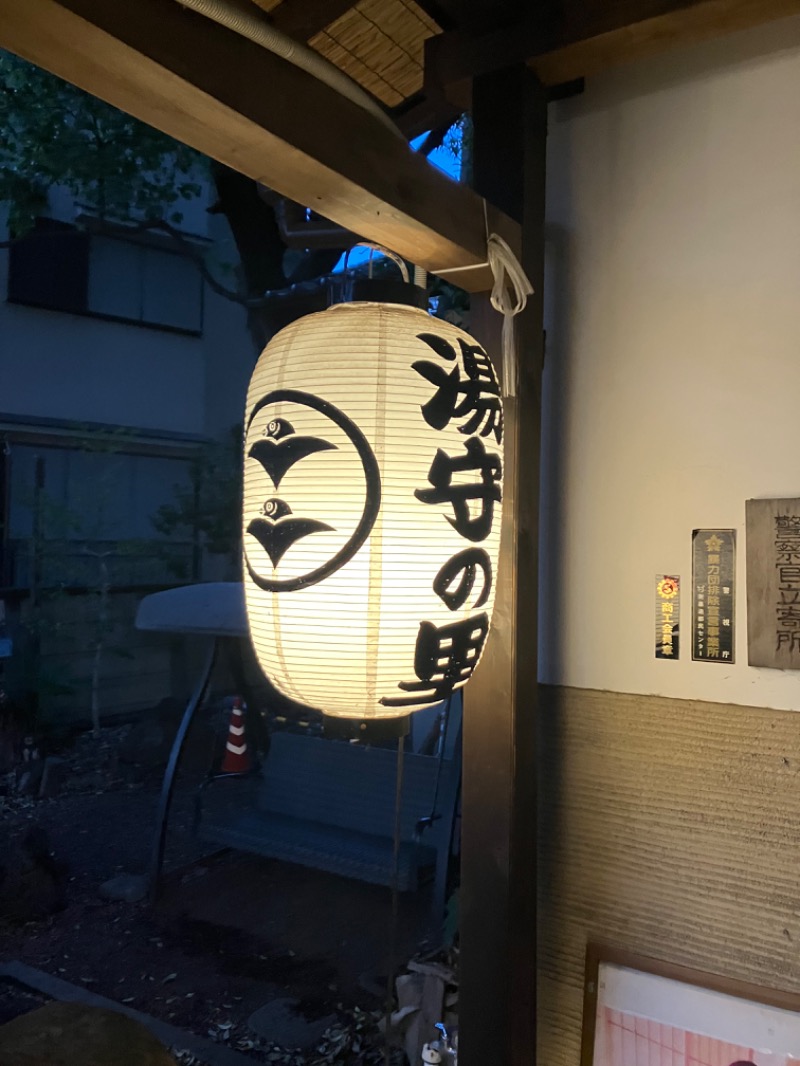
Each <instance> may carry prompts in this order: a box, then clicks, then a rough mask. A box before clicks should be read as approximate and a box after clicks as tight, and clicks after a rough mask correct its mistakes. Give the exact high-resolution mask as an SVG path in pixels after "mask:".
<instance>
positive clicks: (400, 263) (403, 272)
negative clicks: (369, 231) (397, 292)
mask: <svg viewBox="0 0 800 1066" xmlns="http://www.w3.org/2000/svg"><path fill="white" fill-rule="evenodd" d="M354 248H369V259H368V260H367V272H368V273H367V276H368V277H370V278H371V277H372V264H373V260H374V258H375V253H376V252H380V254H381V255H385V256H386V258H387V259H391V261H392V262H393V263H394V264H395V266H396V267H397V268H398V270H399V271H400V276H401V277H402V279H403V281H404V282H405V283H406V284H408V267H407V266H406V264H405V260H404V259H402V258H401V257H400V256H399V255H398V254H397V252H392V251H391V250H390V249H389V248H384V247H383V245H382V244H373V242H372V241H359V242H358V243H357V244H353V245H351V247H350V248H348V249H347V251H346V252H345V253H344V264H343V267H342V269H343V271H344V273H345V274H346V273H347V269H348V263H349V261H350V253H351V252H352V251H353V249H354Z"/></svg>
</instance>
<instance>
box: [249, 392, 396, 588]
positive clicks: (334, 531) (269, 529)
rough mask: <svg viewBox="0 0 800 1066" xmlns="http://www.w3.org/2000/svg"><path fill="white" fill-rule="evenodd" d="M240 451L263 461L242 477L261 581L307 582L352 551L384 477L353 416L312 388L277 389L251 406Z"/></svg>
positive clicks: (368, 526) (373, 511)
mask: <svg viewBox="0 0 800 1066" xmlns="http://www.w3.org/2000/svg"><path fill="white" fill-rule="evenodd" d="M245 455H246V458H247V459H252V460H255V462H256V463H257V464H258V467H259V468H260V469H259V470H258V475H257V476H254V477H252V478H250V479H249V484H250V486H251V487H248V483H247V482H246V488H245V514H246V518H245V527H244V542H245V543H244V557H245V565H246V567H247V572H248V574H249V575H250V578H251V579H252V581H253V582H254V583H255V584H256V585H257V586H258V587H259V588H261V589H263V590H264V591H266V592H292V591H294V590H296V589H301V588H306V587H308V586H309V585H315V584H317V582H320V581H324V580H325V579H326V578H327V577H330V575H331V574H334V573H335V572H336V571H337V570H339V569H340V568H341V567H342V566H344V565H345V563H347V562H348V561H349V560H350V559H352V558H353V556H354V555H355V554H356V552H357V551H358V550H359V548H360V547H361V546H362V544H363V543H364V541H365V540H366V539H367V537H368V536H369V534H370V532H371V530H372V527H373V526H374V524H375V519H376V518H377V516H378V512H379V511H380V504H381V479H380V471H379V468H378V462H377V460H376V458H375V454H374V452H373V450H372V448H371V447H370V445H369V442H368V441H367V439H366V437H365V436H364V434H363V433H362V432H361V430H360V429H359V428H358V426H357V425H356V424H355V422H354V421H353V420H352V419H351V418H349V417H348V416H347V415H345V414H344V413H343V412H342V411H340V410H339V409H338V408H337V407H335V406H334V405H333V404H331V403H330V402H328V401H327V400H323V399H321V398H320V397H318V396H314V395H312V394H311V393H307V392H302V391H300V390H298V389H276V390H274V391H272V392H269V393H267V395H266V396H264V397H263V398H262V399H261V400H259V401H258V403H256V404H255V405H254V406H253V409H252V411H251V412H250V415H249V417H248V419H247V425H246V427H245ZM259 490H260V492H259ZM256 497H257V498H258V499H259V502H258V503H257V504H256Z"/></svg>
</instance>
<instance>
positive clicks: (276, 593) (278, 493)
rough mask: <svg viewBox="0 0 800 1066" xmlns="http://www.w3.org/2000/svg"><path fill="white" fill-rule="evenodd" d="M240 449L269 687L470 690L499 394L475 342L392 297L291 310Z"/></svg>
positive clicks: (492, 498)
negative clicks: (293, 316) (302, 314)
mask: <svg viewBox="0 0 800 1066" xmlns="http://www.w3.org/2000/svg"><path fill="white" fill-rule="evenodd" d="M244 451H245V460H244V462H245V469H244V513H243V542H244V583H245V596H246V602H247V613H248V620H249V625H250V634H251V638H252V642H253V645H254V648H255V651H256V654H257V657H258V660H259V662H260V665H261V667H262V669H263V670H264V672H265V673H266V674H267V675H268V677H269V678H270V679H271V681H272V682H273V683H274V684H275V685H276V686H277V688H278V689H279V690H280V691H281V692H283V693H284V694H285V695H287V696H289V697H291V698H292V699H295V700H297V701H298V702H300V703H303V704H305V705H306V706H309V707H313V708H316V709H318V710H321V711H323V712H325V713H326V714H330V715H334V716H338V717H347V718H380V717H394V716H397V715H400V714H407V713H408V712H410V711H414V710H419V709H421V708H424V707H429V706H431V705H432V704H434V703H438V702H439V701H440V700H442V699H444V698H446V697H447V696H448V695H449V694H450V692H451V691H452V690H453V689H455V688H460V687H461V686H462V685H463V684H465V683H466V681H467V680H468V679H469V677H470V676H471V674H472V671H473V670H474V668H475V666H476V665H477V662H478V659H479V658H480V655H481V652H482V650H483V647H484V644H485V641H486V637H487V634H488V630H489V622H490V619H491V612H492V606H493V603H494V589H495V577H496V566H497V557H498V548H499V540H500V511H501V498H502V401H501V399H500V391H499V388H498V383H497V379H496V377H495V374H494V371H493V369H492V366H491V363H490V361H489V359H488V357H487V356H486V354H485V352H484V351H483V349H482V348H480V346H479V345H477V344H476V343H475V341H474V339H473V338H472V337H470V336H469V335H468V334H466V333H464V332H463V330H460V329H458V328H457V327H455V326H453V325H451V324H450V323H447V322H443V321H441V320H439V319H434V318H431V317H430V316H429V315H427V314H426V313H425V312H423V311H420V310H417V309H416V308H413V307H405V306H401V305H399V304H378V303H352V304H340V305H337V306H334V307H332V308H329V309H328V310H327V311H323V312H320V313H318V314H314V315H309V316H307V317H306V318H303V319H300V320H298V321H297V322H294V323H293V324H292V325H290V326H288V327H286V328H285V329H283V330H281V332H280V333H279V334H277V335H276V336H275V337H274V338H273V340H272V341H271V342H270V343H269V345H268V346H267V347H266V349H265V350H264V352H263V353H262V355H261V358H260V359H259V361H258V364H257V366H256V368H255V371H254V373H253V377H252V380H251V382H250V388H249V390H248V396H247V406H246V415H245V448H244Z"/></svg>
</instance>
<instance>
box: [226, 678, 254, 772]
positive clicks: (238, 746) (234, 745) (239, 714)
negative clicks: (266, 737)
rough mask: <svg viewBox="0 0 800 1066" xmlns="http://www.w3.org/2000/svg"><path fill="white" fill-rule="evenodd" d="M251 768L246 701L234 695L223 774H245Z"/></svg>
mask: <svg viewBox="0 0 800 1066" xmlns="http://www.w3.org/2000/svg"><path fill="white" fill-rule="evenodd" d="M251 768H252V763H251V761H250V752H249V751H248V750H247V737H246V736H245V732H244V703H243V702H242V697H241V696H234V697H233V709H232V710H231V724H230V727H229V729H228V739H227V741H226V743H225V757H224V758H223V760H222V772H223V774H245V773H247V771H248V770H250V769H251Z"/></svg>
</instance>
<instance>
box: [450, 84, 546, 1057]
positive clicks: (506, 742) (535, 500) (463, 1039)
mask: <svg viewBox="0 0 800 1066" xmlns="http://www.w3.org/2000/svg"><path fill="white" fill-rule="evenodd" d="M473 122H474V149H473V150H474V162H473V165H474V185H475V188H476V190H477V191H478V192H479V193H480V194H481V195H482V196H485V197H486V198H487V200H489V201H490V202H492V203H494V204H495V205H496V206H498V207H501V208H503V209H504V210H505V211H506V213H508V214H509V215H511V216H512V217H514V218H516V219H517V220H518V221H520V222H521V223H522V226H523V265H524V267H525V269H526V272H527V274H528V277H529V278H530V280H531V282H532V283H533V285H534V287H535V290H536V291H535V294H534V296H533V297H532V298H531V299H530V300H529V303H528V308H527V309H526V311H525V313H524V314H523V315H521V316H518V318H517V337H518V340H519V348H520V372H519V380H518V384H517V395H516V396H515V397H513V398H510V399H508V400H506V402H505V488H504V494H505V501H504V507H503V533H502V542H501V549H500V551H501V555H500V564H499V567H498V573H497V592H496V596H497V598H496V604H495V614H494V626H493V630H492V635H491V638H490V640H489V643H488V644H487V647H486V651H485V653H484V657H483V660H482V661H481V664H480V667H479V668H478V670H477V671H476V672H475V676H474V678H473V679H472V681H471V682H470V684H469V685H468V686H467V688H466V690H465V701H466V710H465V715H464V749H463V751H464V755H463V758H464V783H463V821H462V827H463V828H462V852H461V901H460V910H461V933H460V935H461V960H462V966H461V988H460V995H459V1025H460V1033H459V1054H460V1061H461V1063H462V1066H495V1064H497V1066H499V1064H501V1063H502V1064H503V1066H505V1064H511V1066H523V1064H524V1066H532V1063H533V1062H534V1057H535V1033H536V1024H535V1022H536V779H537V764H536V750H535V716H536V705H537V586H538V540H539V533H538V530H539V516H538V509H539V459H540V414H541V369H542V361H543V325H542V284H543V273H544V171H545V143H546V135H547V101H546V96H545V92H544V90H543V88H542V86H541V85H540V84H539V83H538V82H537V80H536V79H535V77H534V75H533V74H532V73H531V72H530V71H529V70H527V69H526V68H525V67H515V68H511V69H508V70H505V71H502V72H500V73H497V74H492V75H487V76H485V77H481V78H479V79H476V81H475V83H474V88H473ZM472 308H473V316H474V317H473V325H474V327H475V332H476V335H477V336H478V337H479V339H480V340H482V341H483V343H485V344H486V345H487V348H488V350H489V351H490V352H491V353H492V355H493V357H495V358H496V357H497V356H498V355H499V343H498V342H499V335H500V324H501V323H500V316H499V315H498V314H497V313H496V312H493V311H492V310H491V307H490V305H489V301H488V297H486V296H481V297H475V296H473V298H472Z"/></svg>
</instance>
